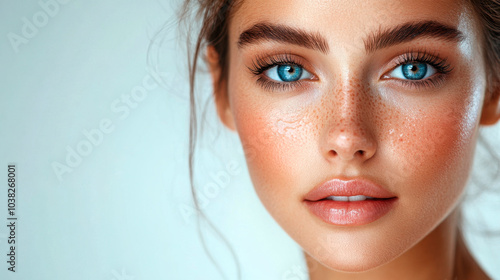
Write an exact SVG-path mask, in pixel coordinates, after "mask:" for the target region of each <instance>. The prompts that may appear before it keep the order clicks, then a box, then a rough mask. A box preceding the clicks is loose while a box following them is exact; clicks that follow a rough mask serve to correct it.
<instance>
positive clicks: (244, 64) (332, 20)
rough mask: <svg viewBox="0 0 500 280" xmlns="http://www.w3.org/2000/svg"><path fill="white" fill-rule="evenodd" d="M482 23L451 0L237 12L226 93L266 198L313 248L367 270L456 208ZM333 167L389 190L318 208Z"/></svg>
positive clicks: (469, 147) (248, 7)
mask: <svg viewBox="0 0 500 280" xmlns="http://www.w3.org/2000/svg"><path fill="white" fill-rule="evenodd" d="M478 30H479V27H478V26H477V25H476V21H475V19H474V18H473V15H472V13H471V12H470V11H469V10H468V9H467V6H466V5H462V4H459V1H456V0H442V1H436V0H420V1H415V0H411V1H410V0H402V1H394V0H378V1H364V0H353V1H332V0H329V1H321V0H320V1H301V0H273V1H269V0H246V1H243V4H242V5H241V6H240V7H238V9H237V10H236V11H235V12H234V14H233V17H232V19H231V22H230V25H229V69H228V78H227V80H226V85H227V92H223V94H227V95H228V102H227V104H226V103H224V102H223V101H220V100H222V99H220V100H219V101H218V104H217V106H218V109H219V112H220V113H221V112H222V113H221V118H222V120H223V122H224V123H225V124H226V125H227V126H228V127H230V128H233V129H235V130H236V131H237V133H238V134H239V137H240V139H241V142H242V145H243V149H244V151H245V153H246V159H247V164H248V169H249V173H250V176H251V179H252V181H253V184H254V186H255V190H256V192H257V194H258V196H259V197H260V199H261V201H262V203H263V205H264V206H265V207H266V208H267V210H268V211H269V213H270V214H271V215H272V216H273V217H274V219H275V220H276V221H277V222H278V223H279V224H280V225H281V227H282V228H283V229H284V230H285V231H286V232H287V233H288V234H289V235H290V236H291V237H292V238H293V239H294V240H295V241H296V242H297V243H299V244H300V245H301V247H302V248H303V249H304V250H305V251H306V252H307V253H308V254H309V255H311V256H312V257H314V258H315V259H316V260H318V261H320V262H321V263H322V264H324V265H326V266H328V267H329V268H332V269H335V270H340V271H364V270H368V269H371V268H374V267H377V266H380V265H382V264H384V263H387V262H389V261H391V260H394V259H395V258H397V257H398V256H400V255H401V254H403V253H405V252H407V251H408V250H409V249H410V248H411V247H413V246H414V245H415V244H417V243H419V242H420V241H421V240H422V239H424V237H426V236H428V235H429V234H430V233H431V232H432V231H433V230H435V229H436V227H437V226H438V225H439V224H441V223H442V222H443V221H444V220H445V219H446V218H447V217H448V216H449V215H450V214H451V213H452V212H453V210H454V209H455V207H456V206H457V204H458V202H459V200H460V197H461V195H462V193H463V190H464V187H465V185H466V182H467V179H468V176H469V171H470V167H471V163H472V157H473V152H474V147H475V142H476V136H477V129H478V126H479V124H480V119H481V110H482V107H483V101H484V95H485V88H486V81H485V71H484V60H483V59H482V57H483V54H482V53H481V52H480V50H481V45H480V44H481V43H480V42H481V39H480V38H479V37H478V34H479V32H478ZM219 94H220V92H219ZM333 179H338V180H341V181H351V182H358V183H359V182H361V183H359V184H358V185H361V187H360V189H356V191H357V192H360V193H351V194H352V195H360V194H361V195H363V194H365V195H366V194H367V193H363V192H364V191H366V192H368V193H369V194H370V193H371V194H374V195H372V196H373V197H378V198H390V199H386V200H365V201H361V202H359V201H358V202H356V201H351V202H342V201H340V202H339V201H332V200H330V201H326V204H324V205H323V207H319V208H318V207H317V208H316V209H320V210H318V211H319V213H320V214H317V213H316V214H315V213H314V210H312V208H314V207H310V204H311V201H308V199H310V198H311V193H310V192H311V191H312V190H313V189H315V188H316V187H317V186H320V185H321V184H323V183H324V182H326V181H329V180H333ZM366 184H369V185H370V184H375V185H377V186H378V187H373V188H374V189H376V191H375V192H373V190H371V192H370V186H368V187H366ZM350 186H351V185H350V184H347V185H346V186H344V189H345V188H349V187H350ZM367 188H368V190H367ZM335 191H339V189H338V188H337V189H335V190H334V192H335ZM347 192H349V191H347ZM340 195H342V194H340ZM344 195H345V194H344ZM345 196H349V195H345ZM316 199H317V198H316ZM337 199H339V198H337ZM340 200H342V198H340ZM374 201H378V202H376V203H374ZM380 201H382V202H380ZM388 201H390V202H388ZM316 203H317V202H316ZM313 204H314V202H313ZM308 205H309V206H308ZM325 205H326V206H325ZM381 209H382V210H381ZM321 211H323V212H321ZM321 213H323V218H321V217H320V216H321V215H322V214H321Z"/></svg>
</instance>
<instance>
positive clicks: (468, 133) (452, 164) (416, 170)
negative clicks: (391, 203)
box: [386, 92, 480, 225]
mask: <svg viewBox="0 0 500 280" xmlns="http://www.w3.org/2000/svg"><path fill="white" fill-rule="evenodd" d="M469 93H470V92H469ZM479 109H480V106H479V105H478V102H476V101H475V100H469V101H461V102H453V101H450V102H443V103H441V105H439V106H437V107H436V108H435V109H429V108H425V107H422V108H421V109H420V110H414V111H413V112H418V113H417V114H414V113H409V114H407V115H403V116H401V119H402V121H401V122H400V123H399V125H395V126H393V127H392V128H390V129H389V131H388V133H387V134H386V135H387V136H386V137H387V141H386V143H387V144H386V145H387V146H386V147H387V150H388V151H387V152H388V154H391V157H392V158H393V159H394V160H393V161H392V162H391V163H388V165H390V166H392V168H391V170H393V171H394V173H393V174H394V175H393V177H392V178H391V182H392V183H393V187H394V188H395V190H396V191H398V192H400V193H401V197H400V198H401V204H403V205H406V206H407V207H405V208H404V210H403V211H405V212H406V215H407V216H408V217H413V218H412V221H413V222H416V221H418V220H419V219H420V220H421V221H420V222H421V224H422V225H423V224H427V223H434V224H435V223H437V222H439V220H440V219H441V218H443V217H445V216H446V214H447V213H449V212H450V211H451V210H452V209H454V206H455V205H456V204H457V203H458V201H459V198H460V196H461V194H462V193H463V190H464V188H465V186H466V183H467V180H468V177H469V173H470V168H471V164H472V159H473V154H474V148H475V142H476V136H477V125H478V120H479ZM414 213H420V214H421V215H418V217H415V216H414ZM412 215H413V216H412ZM431 217H435V218H431Z"/></svg>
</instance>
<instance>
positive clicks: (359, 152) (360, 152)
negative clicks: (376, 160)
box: [356, 150, 365, 156]
mask: <svg viewBox="0 0 500 280" xmlns="http://www.w3.org/2000/svg"><path fill="white" fill-rule="evenodd" d="M356 153H358V154H359V155H360V156H364V155H365V151H363V150H359V151H357V152H356Z"/></svg>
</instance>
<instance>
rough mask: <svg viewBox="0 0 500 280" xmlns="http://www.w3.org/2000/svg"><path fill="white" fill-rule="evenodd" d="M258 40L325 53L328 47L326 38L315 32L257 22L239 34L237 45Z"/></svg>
mask: <svg viewBox="0 0 500 280" xmlns="http://www.w3.org/2000/svg"><path fill="white" fill-rule="evenodd" d="M260 41H277V42H283V43H289V44H293V45H298V46H302V47H306V48H309V49H313V50H317V51H320V52H322V53H325V54H327V53H328V52H329V47H328V43H327V41H326V39H325V38H324V37H323V36H321V35H320V34H319V33H317V32H308V31H305V30H301V29H298V28H294V27H291V26H286V25H274V24H269V23H257V24H255V25H254V26H252V27H250V28H249V29H247V30H245V31H244V32H243V33H241V34H240V37H239V39H238V47H239V48H242V47H243V46H245V45H249V44H254V43H257V42H260Z"/></svg>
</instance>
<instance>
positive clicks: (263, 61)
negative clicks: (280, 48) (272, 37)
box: [247, 52, 317, 78]
mask: <svg viewBox="0 0 500 280" xmlns="http://www.w3.org/2000/svg"><path fill="white" fill-rule="evenodd" d="M276 62H283V63H280V64H287V63H288V64H294V65H298V66H300V67H302V68H304V70H306V71H307V72H309V73H310V74H311V75H312V76H313V78H317V75H316V74H315V71H314V67H313V66H312V64H311V63H309V62H308V60H307V59H305V58H303V57H302V56H300V55H295V54H292V53H290V52H283V53H276V54H270V55H257V56H256V57H255V58H254V59H252V66H251V67H247V68H248V69H249V70H250V71H251V72H252V73H253V74H255V75H259V74H261V73H262V72H264V71H266V70H268V69H270V68H272V67H274V66H276V65H279V63H278V64H277V63H276ZM273 64H275V65H273ZM259 68H264V69H261V70H260V71H258V72H257V71H256V70H258V69H259Z"/></svg>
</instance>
